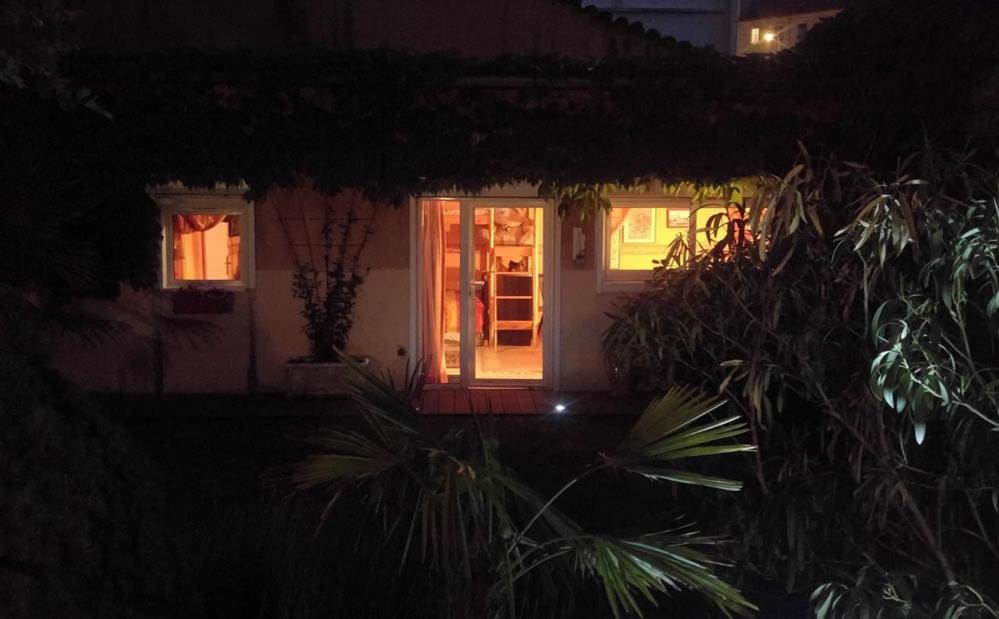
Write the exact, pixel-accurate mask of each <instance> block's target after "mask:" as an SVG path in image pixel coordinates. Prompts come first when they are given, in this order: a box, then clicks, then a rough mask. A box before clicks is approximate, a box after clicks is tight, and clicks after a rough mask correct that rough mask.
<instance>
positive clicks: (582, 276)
mask: <svg viewBox="0 0 999 619" xmlns="http://www.w3.org/2000/svg"><path fill="white" fill-rule="evenodd" d="M358 199H359V196H357V195H356V194H353V193H344V194H341V195H340V196H338V197H337V198H336V204H337V206H338V208H342V207H343V206H344V205H345V204H346V203H348V202H349V201H351V200H358ZM322 204H323V198H322V197H321V196H319V195H317V194H314V193H312V192H308V191H301V190H300V191H295V192H291V191H284V190H275V191H272V192H270V193H269V194H268V195H267V196H266V197H264V198H263V199H262V200H260V201H259V202H257V203H256V204H255V205H254V213H255V220H256V227H255V234H254V244H255V259H256V287H255V288H254V289H252V290H244V291H239V292H236V302H235V306H234V308H233V312H232V313H230V314H219V315H196V316H175V315H173V313H172V309H171V304H170V295H171V294H172V293H171V292H170V291H161V290H150V291H141V292H136V291H131V290H128V291H125V293H124V294H123V295H122V297H121V298H120V299H119V300H118V301H117V302H114V303H97V302H91V303H88V309H89V311H92V312H94V313H96V314H100V315H103V316H106V317H108V318H110V319H113V320H116V321H120V322H122V323H123V324H127V325H128V327H127V328H123V329H121V330H120V331H119V333H118V335H117V336H116V337H115V339H114V340H113V341H107V342H105V343H102V344H100V345H98V346H94V345H92V344H90V343H87V342H83V341H75V340H69V339H65V340H61V341H59V342H58V343H57V346H56V347H55V348H56V353H55V355H54V361H55V362H56V365H57V367H58V368H59V369H61V370H62V371H63V372H64V373H65V374H66V375H68V376H69V377H70V378H72V379H73V380H74V381H75V382H77V383H78V384H79V385H80V386H81V387H83V388H85V389H88V390H93V391H100V392H153V391H155V390H156V389H157V388H158V385H160V384H161V385H162V389H163V391H164V392H167V393H185V392H186V393H190V392H194V393H199V392H204V393H207V392H216V393H227V392H246V391H248V390H250V389H251V388H255V389H256V390H258V391H261V392H270V391H278V392H280V391H283V390H284V389H285V375H284V364H285V362H286V361H287V360H288V359H289V358H290V357H295V356H299V355H305V354H307V353H308V344H307V342H306V339H305V337H304V335H303V334H302V331H301V327H302V318H301V316H300V310H301V304H300V302H299V301H298V300H297V299H295V298H294V297H293V296H292V293H291V279H292V270H293V265H294V259H293V256H292V249H291V247H290V246H289V242H288V239H289V237H291V238H292V241H293V242H295V243H298V242H299V240H300V239H301V236H300V235H299V234H296V232H295V231H294V230H291V231H290V234H288V233H286V232H285V228H284V227H282V225H281V221H280V219H279V217H278V213H279V212H281V213H284V214H285V215H286V221H285V224H286V225H288V226H298V225H301V221H302V220H304V218H301V219H294V218H295V217H301V213H305V214H306V215H307V216H308V217H309V218H310V219H312V222H311V223H310V224H309V225H310V226H313V230H314V227H315V226H316V225H317V224H318V222H319V221H321V211H322ZM370 206H371V205H370V204H367V203H365V208H368V207H370ZM375 212H376V214H375V218H376V219H375V229H374V234H373V236H372V237H371V239H370V241H369V245H368V247H367V249H366V252H365V254H364V259H363V262H364V264H366V265H367V266H369V267H370V271H369V273H368V277H367V280H366V282H365V283H364V285H363V286H362V288H361V290H360V294H359V297H358V300H357V308H356V313H355V315H356V322H355V324H354V329H353V331H352V333H351V338H350V343H349V345H348V350H349V351H350V352H353V353H360V354H364V355H368V356H370V357H372V359H373V362H374V367H375V369H376V370H377V371H381V370H383V369H388V370H389V371H393V372H395V373H396V374H397V375H398V373H399V372H401V371H402V369H403V368H404V366H405V363H406V360H407V358H408V357H409V356H411V355H412V354H413V352H414V351H411V350H409V347H410V342H411V334H410V330H411V328H412V312H413V311H414V308H413V303H412V299H411V291H410V285H411V284H410V278H411V273H410V264H409V259H410V258H409V256H410V247H409V244H410V238H411V237H410V230H409V226H410V222H409V218H410V214H409V211H408V208H407V207H402V208H393V207H391V206H388V205H379V206H377V208H376V209H375ZM289 218H290V219H289ZM577 225H581V224H580V222H579V221H578V219H575V218H568V219H565V220H563V221H562V222H561V226H562V235H561V236H562V246H561V249H560V252H561V255H560V262H561V270H560V272H559V280H560V281H559V282H558V286H559V291H558V298H559V317H560V333H559V334H560V338H559V344H558V367H559V381H558V382H559V387H560V388H561V389H564V390H584V389H585V390H591V389H600V388H604V387H606V374H605V372H604V366H603V362H602V358H601V355H600V335H601V333H602V332H603V330H604V329H605V328H606V327H607V324H608V319H607V318H606V316H605V312H607V311H608V310H609V309H610V308H611V305H612V303H613V302H615V301H616V300H619V299H620V298H621V295H620V294H600V293H598V292H597V288H596V273H595V270H594V269H595V259H594V247H595V243H594V240H595V237H594V230H593V224H592V219H590V220H589V221H588V222H585V223H583V224H582V225H583V226H584V231H585V234H586V240H587V251H586V259H585V260H584V261H582V262H581V263H576V262H574V261H573V260H572V256H571V244H572V240H571V239H572V228H573V227H574V226H577ZM303 231H304V228H303ZM296 249H297V250H298V251H303V250H307V248H303V247H302V246H301V245H299V246H298V247H296ZM157 331H158V332H159V333H160V334H161V345H160V346H161V348H160V349H161V350H162V351H163V352H162V354H159V353H158V348H157V346H158V344H157V343H156V337H155V334H156V333H157ZM400 352H402V353H403V354H402V355H400V354H399V353H400Z"/></svg>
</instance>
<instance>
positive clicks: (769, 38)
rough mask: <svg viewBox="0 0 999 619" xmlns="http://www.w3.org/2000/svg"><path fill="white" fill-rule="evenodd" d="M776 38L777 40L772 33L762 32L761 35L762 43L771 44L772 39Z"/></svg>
mask: <svg viewBox="0 0 999 619" xmlns="http://www.w3.org/2000/svg"><path fill="white" fill-rule="evenodd" d="M776 38H777V35H776V34H774V33H772V32H764V33H763V41H764V42H765V43H773V42H774V39H776Z"/></svg>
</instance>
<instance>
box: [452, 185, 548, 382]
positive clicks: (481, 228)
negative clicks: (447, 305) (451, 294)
mask: <svg viewBox="0 0 999 619" xmlns="http://www.w3.org/2000/svg"><path fill="white" fill-rule="evenodd" d="M467 209H468V210H466V213H467V214H468V215H469V216H470V218H471V229H470V230H467V232H468V233H469V235H470V237H471V239H470V240H469V242H468V243H467V244H466V247H467V248H468V264H467V270H466V272H467V275H468V279H467V280H466V286H467V288H466V289H467V290H468V291H470V292H471V294H470V302H469V304H468V307H467V317H468V323H469V326H470V330H469V333H470V337H469V338H468V346H467V348H468V349H469V352H468V353H467V354H466V359H467V362H466V365H468V366H469V367H470V370H471V371H470V374H471V376H470V378H471V381H470V382H471V383H473V384H484V383H489V384H498V383H514V382H515V383H521V382H524V381H528V382H531V383H540V382H542V381H543V380H544V378H545V376H544V367H545V363H544V359H545V357H544V337H543V329H544V320H543V318H544V270H545V255H544V251H545V246H544V239H545V221H544V208H543V206H542V205H539V204H538V203H536V202H522V203H517V202H514V201H486V202H483V201H472V202H471V203H470V204H469V205H468V207H467Z"/></svg>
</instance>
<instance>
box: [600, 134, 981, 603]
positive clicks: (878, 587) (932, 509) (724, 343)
mask: <svg viewBox="0 0 999 619" xmlns="http://www.w3.org/2000/svg"><path fill="white" fill-rule="evenodd" d="M732 206H733V208H732V209H731V212H732V215H731V216H728V215H724V216H717V217H715V218H713V220H712V222H710V223H709V226H710V227H711V228H712V229H713V231H714V234H715V240H716V241H717V245H716V246H715V247H714V249H713V250H711V251H709V252H706V253H704V254H703V255H700V256H697V257H694V258H693V259H691V260H690V261H688V262H686V263H685V264H684V265H680V266H677V265H676V264H675V263H670V262H669V261H666V262H665V263H664V264H663V265H662V267H661V268H659V269H657V272H656V274H655V276H654V278H653V280H652V281H651V282H650V283H649V284H648V286H647V287H646V289H645V290H644V291H643V292H641V293H639V294H637V295H635V296H634V297H633V298H631V299H629V300H628V301H626V302H625V303H623V304H622V305H621V306H620V307H618V308H617V310H616V314H615V316H614V320H613V324H612V325H611V327H610V328H609V329H608V330H607V332H606V333H605V336H604V341H603V346H604V351H605V353H606V358H607V361H608V364H609V366H610V367H611V368H612V369H614V371H615V375H616V376H620V377H622V380H625V381H627V382H628V384H630V385H631V386H633V387H635V388H639V389H645V390H649V391H653V392H654V391H660V390H662V389H664V388H666V387H667V386H668V385H671V384H673V383H674V382H677V381H679V382H687V383H690V384H700V385H704V386H706V387H709V388H712V389H716V390H717V391H718V392H719V393H720V394H723V395H724V396H725V397H727V398H728V399H729V401H730V402H731V406H732V407H733V410H735V411H738V412H739V414H741V415H742V416H743V417H744V418H745V419H746V421H747V423H748V424H749V425H750V428H751V430H752V434H753V439H754V442H756V443H757V444H758V445H759V448H760V449H759V451H758V452H757V453H756V454H755V456H754V458H753V459H752V461H751V462H747V465H748V466H747V469H748V470H750V471H752V476H754V477H755V483H753V484H750V486H749V489H747V491H746V492H744V493H743V494H742V495H740V497H739V498H738V500H735V501H733V502H729V503H727V504H726V506H725V508H724V509H721V508H718V509H715V510H714V511H715V513H724V514H725V516H724V517H723V520H725V521H727V522H728V526H729V530H730V531H731V533H732V534H733V537H735V538H737V539H738V540H740V542H739V543H738V544H737V545H736V546H735V547H734V548H733V558H734V559H735V561H736V562H737V563H738V564H739V565H740V566H741V568H742V569H743V570H744V571H745V572H746V573H747V574H751V575H753V576H754V577H760V578H764V579H766V580H770V581H777V582H779V583H782V585H783V586H784V587H786V588H787V589H788V590H792V591H793V590H797V591H805V592H813V598H812V601H813V605H814V610H815V611H816V613H817V614H818V615H819V616H841V617H853V616H888V617H894V616H917V617H929V616H932V617H939V616H972V617H977V616H988V617H992V616H997V614H999V604H997V600H999V581H997V580H996V578H995V574H997V573H999V538H997V535H996V532H997V531H999V490H997V487H999V413H997V410H999V407H997V404H999V401H997V398H999V352H997V350H999V348H997V345H999V329H997V325H999V322H997V318H999V316H997V312H999V176H997V175H996V174H995V171H994V170H991V169H984V168H982V167H979V166H978V165H976V164H975V163H974V158H973V157H972V156H970V155H962V156H958V155H954V154H941V153H938V152H934V151H933V150H931V149H929V148H927V149H926V150H925V151H923V152H921V153H919V154H918V155H916V156H913V157H911V158H909V159H907V160H905V161H903V162H901V163H900V164H899V166H898V168H897V169H896V170H895V171H894V172H892V173H890V174H882V173H878V172H876V171H874V170H871V169H869V168H867V167H865V166H863V165H860V164H855V163H849V162H844V161H836V160H818V159H813V158H811V157H810V156H809V155H808V153H807V152H804V150H802V154H801V158H800V161H799V163H798V164H797V165H795V166H794V167H793V169H791V170H790V171H789V172H788V173H787V174H786V175H784V176H769V175H768V176H763V177H761V178H760V179H759V183H758V189H757V190H756V195H755V197H754V198H753V199H752V200H745V201H743V200H741V199H740V197H739V196H738V195H735V196H734V199H733V203H732ZM681 254H682V252H679V251H675V252H671V256H678V255H681ZM864 613H868V614H864Z"/></svg>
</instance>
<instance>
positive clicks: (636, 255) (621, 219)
mask: <svg viewBox="0 0 999 619" xmlns="http://www.w3.org/2000/svg"><path fill="white" fill-rule="evenodd" d="M734 214H735V211H732V212H729V211H728V209H726V207H725V206H724V205H723V204H722V203H720V202H719V201H718V200H711V199H706V200H705V201H704V203H703V204H701V205H699V206H698V205H694V204H691V200H690V199H689V198H670V199H664V200H654V201H653V200H648V199H631V200H629V199H618V200H612V208H611V211H610V213H609V214H608V215H607V217H606V218H603V219H601V220H600V224H598V225H601V226H602V230H599V229H598V231H597V238H598V239H599V241H598V243H599V244H598V260H599V261H600V262H599V264H598V270H597V273H598V286H599V289H600V290H602V291H614V290H634V289H638V288H641V286H642V284H643V283H644V282H646V281H648V279H649V278H650V277H651V275H652V271H653V269H654V268H656V267H658V266H662V267H664V268H667V269H675V268H677V267H680V266H683V265H684V264H685V263H686V260H687V259H688V258H689V257H690V255H691V253H693V254H694V255H700V254H702V253H704V252H706V251H709V250H711V249H713V248H714V247H715V246H716V245H717V244H718V242H719V241H720V240H721V239H722V238H724V237H725V235H726V234H727V233H728V225H729V220H730V218H733V216H734Z"/></svg>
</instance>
